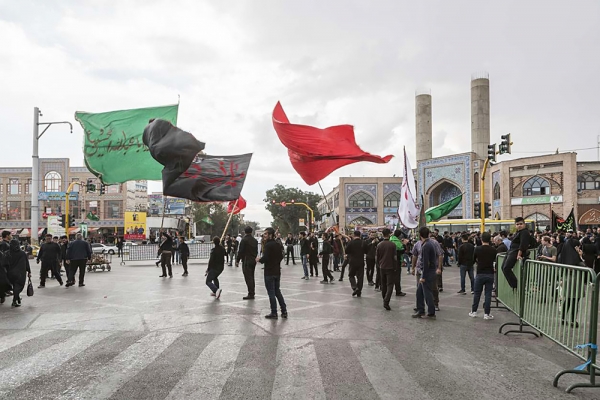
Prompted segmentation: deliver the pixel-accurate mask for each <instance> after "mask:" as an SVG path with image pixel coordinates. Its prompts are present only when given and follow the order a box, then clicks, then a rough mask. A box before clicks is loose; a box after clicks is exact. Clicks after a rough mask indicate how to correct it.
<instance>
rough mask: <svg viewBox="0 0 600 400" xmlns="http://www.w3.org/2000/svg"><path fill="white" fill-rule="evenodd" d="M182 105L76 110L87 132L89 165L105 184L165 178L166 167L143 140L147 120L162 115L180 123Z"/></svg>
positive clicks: (76, 115) (86, 151)
mask: <svg viewBox="0 0 600 400" xmlns="http://www.w3.org/2000/svg"><path fill="white" fill-rule="evenodd" d="M178 109H179V105H177V104H176V105H172V106H162V107H149V108H136V109H133V110H118V111H108V112H103V113H97V114H95V113H87V112H79V111H77V112H75V119H76V120H77V121H79V123H80V124H81V127H82V128H83V132H84V144H83V155H84V161H85V165H86V167H87V168H88V169H89V170H90V172H91V173H93V174H94V175H96V176H97V177H98V178H100V180H101V181H102V183H104V184H108V185H111V184H115V183H123V182H127V181H134V180H157V181H160V180H162V169H163V166H162V165H161V164H159V163H158V162H157V161H155V160H154V158H152V156H151V155H150V151H149V150H148V147H146V146H145V145H144V143H143V142H142V134H143V133H144V128H145V127H146V125H148V122H149V121H150V120H151V119H153V118H160V119H164V120H167V121H169V122H171V123H172V124H173V125H177V112H178Z"/></svg>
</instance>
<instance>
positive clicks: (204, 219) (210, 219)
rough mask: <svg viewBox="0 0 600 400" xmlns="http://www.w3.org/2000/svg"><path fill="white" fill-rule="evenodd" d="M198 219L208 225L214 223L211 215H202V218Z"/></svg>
mask: <svg viewBox="0 0 600 400" xmlns="http://www.w3.org/2000/svg"><path fill="white" fill-rule="evenodd" d="M200 221H202V222H206V223H207V224H209V225H214V224H213V220H212V218H211V217H204V218H202V219H201V220H200Z"/></svg>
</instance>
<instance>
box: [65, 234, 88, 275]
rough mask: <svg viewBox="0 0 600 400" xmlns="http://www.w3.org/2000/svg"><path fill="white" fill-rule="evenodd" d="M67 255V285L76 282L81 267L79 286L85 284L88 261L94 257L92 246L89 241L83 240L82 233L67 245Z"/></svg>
mask: <svg viewBox="0 0 600 400" xmlns="http://www.w3.org/2000/svg"><path fill="white" fill-rule="evenodd" d="M66 257H67V259H66V261H65V270H66V271H67V284H66V285H65V286H66V287H69V286H73V285H74V284H75V274H76V273H77V269H79V287H83V286H85V283H83V279H84V277H85V268H86V262H87V260H91V259H92V248H91V246H90V244H89V243H88V242H86V241H85V240H83V236H82V235H81V233H78V234H77V236H75V240H74V241H73V242H71V243H70V244H69V246H68V247H67V256H66Z"/></svg>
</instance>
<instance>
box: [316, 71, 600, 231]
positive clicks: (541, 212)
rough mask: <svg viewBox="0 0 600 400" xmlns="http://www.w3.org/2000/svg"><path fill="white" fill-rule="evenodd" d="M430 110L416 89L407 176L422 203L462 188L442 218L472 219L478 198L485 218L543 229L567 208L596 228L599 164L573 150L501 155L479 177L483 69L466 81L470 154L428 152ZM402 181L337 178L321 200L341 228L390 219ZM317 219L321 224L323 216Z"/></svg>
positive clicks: (486, 89) (486, 96) (483, 151)
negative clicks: (413, 163)
mask: <svg viewBox="0 0 600 400" xmlns="http://www.w3.org/2000/svg"><path fill="white" fill-rule="evenodd" d="M432 109H433V107H432V98H431V94H429V93H417V95H416V99H415V113H416V129H415V132H416V154H417V168H416V171H415V174H414V175H415V177H416V179H417V184H416V188H417V199H418V201H419V202H421V198H422V202H423V205H424V207H425V208H426V209H427V208H429V207H433V206H436V205H439V204H441V203H443V202H445V201H447V200H449V199H451V198H453V197H456V196H458V195H459V194H461V193H462V194H463V198H462V203H461V204H460V205H459V206H458V207H456V208H455V209H454V210H453V211H452V212H451V213H450V214H449V215H448V216H446V217H445V218H454V219H472V218H474V205H475V203H480V202H485V203H489V204H490V206H491V216H490V218H493V219H514V218H515V217H518V216H522V217H524V218H526V219H532V220H534V221H536V222H537V226H538V227H539V228H540V229H542V230H543V229H544V228H546V227H547V226H550V220H551V217H552V212H554V213H556V214H558V216H560V217H562V218H567V216H568V215H569V213H570V212H571V210H573V212H574V215H575V218H576V221H577V222H578V225H579V227H580V228H584V229H585V228H589V227H594V226H600V162H578V161H577V154H576V153H570V152H567V153H557V154H548V155H543V156H538V157H525V158H519V159H514V160H507V161H502V160H501V158H502V157H501V156H500V157H499V160H498V161H499V162H498V163H493V165H490V166H489V167H488V169H487V171H485V176H484V177H483V178H484V180H483V181H482V174H483V173H484V164H485V161H486V159H487V157H488V154H487V151H488V146H489V145H490V144H491V139H490V82H489V78H488V76H487V74H480V75H477V76H473V77H472V80H471V151H470V152H466V153H462V154H454V155H449V156H443V157H435V158H433V157H432V146H433V143H432ZM506 133H508V132H503V133H502V134H506ZM465 136H466V135H465ZM498 136H500V135H498ZM512 139H513V140H514V141H518V140H519V138H518V137H517V136H514V137H513V138H512ZM401 182H402V179H401V178H375V177H369V178H340V182H339V185H338V186H337V187H336V188H334V190H333V191H332V192H331V193H330V194H329V195H327V199H328V201H330V202H331V204H333V205H335V207H333V209H334V212H335V215H338V216H339V223H340V227H344V226H345V227H347V228H352V227H353V226H356V225H358V226H381V225H393V222H394V217H395V215H394V214H395V213H396V212H397V207H398V205H397V204H398V201H399V198H400V185H401ZM396 199H397V200H396ZM319 207H320V210H321V214H322V215H323V213H324V212H327V210H326V208H327V207H326V206H325V201H324V200H323V201H322V202H321V203H319ZM481 209H482V212H483V210H484V207H483V206H482V208H481ZM395 221H397V216H396V219H395ZM321 224H322V225H326V224H325V221H324V220H323V221H321Z"/></svg>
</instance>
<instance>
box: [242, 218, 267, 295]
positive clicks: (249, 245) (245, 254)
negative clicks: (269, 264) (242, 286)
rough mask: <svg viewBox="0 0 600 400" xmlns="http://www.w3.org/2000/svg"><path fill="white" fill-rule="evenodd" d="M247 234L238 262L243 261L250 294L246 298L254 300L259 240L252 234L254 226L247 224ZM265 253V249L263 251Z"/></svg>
mask: <svg viewBox="0 0 600 400" xmlns="http://www.w3.org/2000/svg"><path fill="white" fill-rule="evenodd" d="M244 233H245V234H246V235H245V236H244V237H243V238H242V241H241V242H240V248H239V250H238V254H237V260H236V264H239V262H240V260H241V261H242V273H243V274H244V280H245V281H246V286H247V287H248V296H245V297H244V298H243V299H244V300H254V290H255V283H254V270H255V269H256V256H257V255H258V241H257V240H256V239H255V238H254V236H252V228H251V227H249V226H247V227H246V228H245V229H244ZM263 253H264V251H263Z"/></svg>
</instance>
